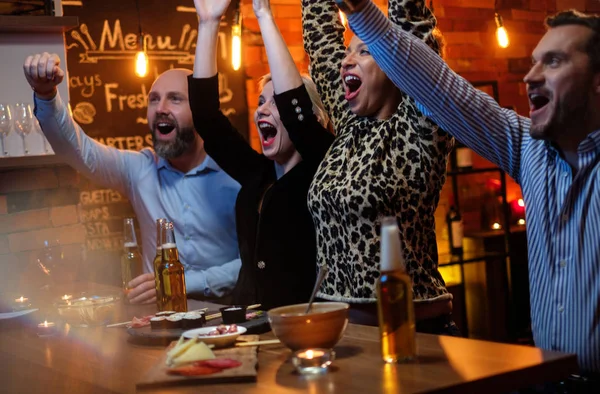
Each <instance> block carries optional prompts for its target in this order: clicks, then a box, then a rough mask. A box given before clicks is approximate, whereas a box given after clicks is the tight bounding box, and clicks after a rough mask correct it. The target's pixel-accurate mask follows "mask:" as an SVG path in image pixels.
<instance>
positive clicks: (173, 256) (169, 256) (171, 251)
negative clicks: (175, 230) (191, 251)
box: [162, 244, 179, 262]
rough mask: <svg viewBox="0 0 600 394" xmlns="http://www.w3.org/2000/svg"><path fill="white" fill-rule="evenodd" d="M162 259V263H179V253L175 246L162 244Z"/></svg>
mask: <svg viewBox="0 0 600 394" xmlns="http://www.w3.org/2000/svg"><path fill="white" fill-rule="evenodd" d="M162 258H163V260H164V261H171V262H175V261H179V251H178V250H177V245H175V244H164V245H163V246H162Z"/></svg>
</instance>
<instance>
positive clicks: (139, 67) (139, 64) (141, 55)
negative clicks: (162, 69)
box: [135, 34, 148, 78]
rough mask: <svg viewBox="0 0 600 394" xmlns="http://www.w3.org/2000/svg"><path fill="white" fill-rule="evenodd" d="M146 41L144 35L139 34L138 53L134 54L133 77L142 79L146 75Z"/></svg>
mask: <svg viewBox="0 0 600 394" xmlns="http://www.w3.org/2000/svg"><path fill="white" fill-rule="evenodd" d="M145 41H146V40H144V35H143V34H140V46H139V49H140V50H139V51H138V52H137V53H136V54H135V75H137V76H138V77H140V78H142V77H145V76H146V74H147V73H148V55H147V54H146V43H145Z"/></svg>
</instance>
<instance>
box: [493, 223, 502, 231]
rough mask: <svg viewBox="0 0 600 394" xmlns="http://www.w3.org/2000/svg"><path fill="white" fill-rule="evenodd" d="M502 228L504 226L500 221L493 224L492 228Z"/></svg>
mask: <svg viewBox="0 0 600 394" xmlns="http://www.w3.org/2000/svg"><path fill="white" fill-rule="evenodd" d="M501 228H502V226H501V225H500V223H494V224H492V229H494V230H500V229H501Z"/></svg>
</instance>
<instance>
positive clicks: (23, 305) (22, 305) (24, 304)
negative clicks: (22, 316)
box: [13, 296, 31, 312]
mask: <svg viewBox="0 0 600 394" xmlns="http://www.w3.org/2000/svg"><path fill="white" fill-rule="evenodd" d="M30 307H31V302H29V298H26V297H23V296H21V297H19V298H16V299H15V302H14V304H13V310H14V311H15V312H18V311H22V310H24V309H29V308H30Z"/></svg>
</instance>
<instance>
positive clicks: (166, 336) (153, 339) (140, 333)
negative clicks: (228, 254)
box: [127, 313, 271, 346]
mask: <svg viewBox="0 0 600 394" xmlns="http://www.w3.org/2000/svg"><path fill="white" fill-rule="evenodd" d="M220 324H223V320H222V319H221V318H216V319H212V320H209V321H208V322H207V323H206V326H205V327H212V328H213V329H214V328H215V326H218V325H220ZM237 326H238V327H240V328H241V327H243V328H245V329H246V334H262V333H265V332H268V331H270V330H271V326H270V325H269V321H268V319H267V314H266V313H263V314H261V315H260V316H257V317H255V318H253V319H250V320H247V321H245V322H242V323H238V324H237ZM185 331H188V329H181V328H176V329H162V330H156V329H154V330H153V329H152V328H151V327H150V326H144V327H139V328H128V329H127V333H128V334H129V335H130V338H129V341H130V342H132V343H134V344H138V345H160V346H164V345H168V344H169V343H171V341H174V340H177V339H178V338H179V337H180V336H181V335H182V334H183V333H184V332H185Z"/></svg>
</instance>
